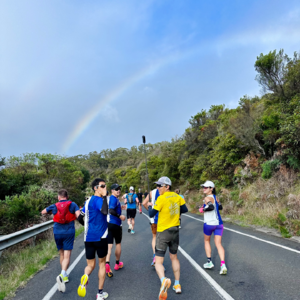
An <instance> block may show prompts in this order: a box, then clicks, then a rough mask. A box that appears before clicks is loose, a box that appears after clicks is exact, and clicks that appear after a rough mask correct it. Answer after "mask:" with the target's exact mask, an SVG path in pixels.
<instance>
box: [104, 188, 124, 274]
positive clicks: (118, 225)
mask: <svg viewBox="0 0 300 300" xmlns="http://www.w3.org/2000/svg"><path fill="white" fill-rule="evenodd" d="M110 189H111V196H110V197H109V204H108V212H109V216H108V219H109V221H108V236H107V240H108V253H107V256H106V265H105V269H106V270H105V271H106V275H107V276H108V277H112V276H113V272H112V271H111V268H110V256H111V250H112V247H113V244H114V240H115V242H116V250H115V255H116V264H115V267H114V269H115V270H116V271H118V270H119V269H122V268H123V263H122V262H121V261H120V257H121V241H122V221H125V219H126V218H125V216H122V209H126V205H122V206H121V204H120V201H119V199H118V198H119V196H120V194H121V186H120V185H118V184H117V183H114V184H113V185H112V186H111V188H110Z"/></svg>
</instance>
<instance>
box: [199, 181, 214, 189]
mask: <svg viewBox="0 0 300 300" xmlns="http://www.w3.org/2000/svg"><path fill="white" fill-rule="evenodd" d="M201 186H204V187H212V188H214V187H215V184H214V183H213V182H212V181H209V180H207V181H205V183H204V184H201Z"/></svg>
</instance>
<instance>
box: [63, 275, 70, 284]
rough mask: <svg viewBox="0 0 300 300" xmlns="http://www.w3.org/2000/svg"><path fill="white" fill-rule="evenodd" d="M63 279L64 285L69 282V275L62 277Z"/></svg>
mask: <svg viewBox="0 0 300 300" xmlns="http://www.w3.org/2000/svg"><path fill="white" fill-rule="evenodd" d="M63 279H64V283H67V282H69V275H68V276H65V277H63Z"/></svg>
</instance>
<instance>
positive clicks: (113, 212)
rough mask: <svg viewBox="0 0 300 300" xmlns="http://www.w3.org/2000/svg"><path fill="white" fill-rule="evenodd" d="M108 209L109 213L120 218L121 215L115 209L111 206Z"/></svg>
mask: <svg viewBox="0 0 300 300" xmlns="http://www.w3.org/2000/svg"><path fill="white" fill-rule="evenodd" d="M108 211H109V214H110V215H112V216H115V217H118V218H119V217H120V215H119V214H118V213H117V212H116V210H115V209H113V208H110V209H109V210H108Z"/></svg>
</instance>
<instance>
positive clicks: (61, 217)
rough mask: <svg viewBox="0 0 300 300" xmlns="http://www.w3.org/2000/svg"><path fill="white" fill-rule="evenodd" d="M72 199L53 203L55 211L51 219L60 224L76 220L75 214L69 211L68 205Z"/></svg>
mask: <svg viewBox="0 0 300 300" xmlns="http://www.w3.org/2000/svg"><path fill="white" fill-rule="evenodd" d="M71 203H72V201H66V202H58V203H55V206H56V208H57V213H56V214H55V215H54V218H53V221H54V222H56V223H60V224H67V223H70V222H72V221H74V220H76V215H75V214H72V213H70V210H69V207H70V205H71Z"/></svg>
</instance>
